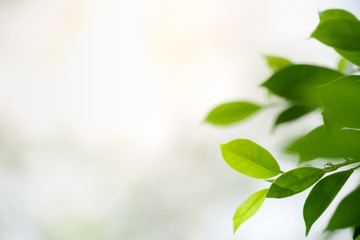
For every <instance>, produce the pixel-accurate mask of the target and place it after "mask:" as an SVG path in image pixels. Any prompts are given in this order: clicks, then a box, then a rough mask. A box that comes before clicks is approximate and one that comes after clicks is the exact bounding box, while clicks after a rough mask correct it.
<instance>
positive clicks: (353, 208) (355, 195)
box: [326, 187, 360, 230]
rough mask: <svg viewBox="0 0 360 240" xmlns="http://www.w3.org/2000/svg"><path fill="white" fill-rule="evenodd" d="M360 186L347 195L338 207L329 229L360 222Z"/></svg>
mask: <svg viewBox="0 0 360 240" xmlns="http://www.w3.org/2000/svg"><path fill="white" fill-rule="evenodd" d="M359 203H360V187H358V188H357V189H355V190H354V191H353V192H352V193H350V194H349V195H347V196H346V197H345V198H344V199H343V200H342V201H341V202H340V204H339V206H338V207H337V208H336V210H335V213H334V215H333V216H332V217H331V219H330V222H329V225H328V226H327V228H326V229H327V230H335V229H340V228H346V227H351V226H354V225H358V224H360V204H359Z"/></svg>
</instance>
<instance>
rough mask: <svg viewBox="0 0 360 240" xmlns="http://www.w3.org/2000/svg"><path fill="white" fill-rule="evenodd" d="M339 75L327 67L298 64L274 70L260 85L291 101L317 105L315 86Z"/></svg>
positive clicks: (317, 97) (339, 75) (339, 74)
mask: <svg viewBox="0 0 360 240" xmlns="http://www.w3.org/2000/svg"><path fill="white" fill-rule="evenodd" d="M341 76H343V74H341V73H339V72H337V71H335V70H332V69H329V68H325V67H319V66H313V65H305V64H298V65H292V66H289V67H287V68H284V69H282V70H280V71H278V72H276V73H275V74H274V75H272V76H271V77H270V78H269V79H268V80H267V81H265V82H264V83H263V84H262V86H264V87H266V88H267V89H269V90H270V91H271V92H273V93H275V94H277V95H278V96H280V97H284V98H286V99H288V100H290V101H292V102H295V103H301V105H318V104H319V96H318V92H317V89H316V87H317V86H319V85H323V84H325V83H329V82H330V81H332V80H334V79H336V78H339V77H341Z"/></svg>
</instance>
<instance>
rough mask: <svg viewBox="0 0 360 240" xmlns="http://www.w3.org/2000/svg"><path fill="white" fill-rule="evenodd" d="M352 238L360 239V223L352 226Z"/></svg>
mask: <svg viewBox="0 0 360 240" xmlns="http://www.w3.org/2000/svg"><path fill="white" fill-rule="evenodd" d="M353 239H355V240H358V239H360V224H359V225H357V226H354V234H353Z"/></svg>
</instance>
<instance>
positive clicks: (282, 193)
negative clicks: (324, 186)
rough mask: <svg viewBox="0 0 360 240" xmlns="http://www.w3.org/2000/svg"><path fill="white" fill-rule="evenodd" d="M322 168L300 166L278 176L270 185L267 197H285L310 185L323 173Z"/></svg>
mask: <svg viewBox="0 0 360 240" xmlns="http://www.w3.org/2000/svg"><path fill="white" fill-rule="evenodd" d="M324 174H325V172H324V170H322V169H320V168H313V167H300V168H295V169H293V170H290V171H288V172H286V173H284V174H283V175H281V176H280V177H278V178H277V179H276V180H275V181H274V182H273V183H272V184H271V186H270V189H269V192H268V194H267V196H266V197H267V198H285V197H290V196H292V195H295V194H297V193H300V192H302V191H304V190H305V189H307V188H309V187H311V186H312V185H313V184H314V183H316V182H317V181H318V180H319V179H320V178H321V177H322V176H323V175H324Z"/></svg>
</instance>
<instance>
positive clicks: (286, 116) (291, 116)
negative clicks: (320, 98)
mask: <svg viewBox="0 0 360 240" xmlns="http://www.w3.org/2000/svg"><path fill="white" fill-rule="evenodd" d="M314 109H315V107H311V106H305V105H292V106H290V107H289V108H287V109H285V110H284V111H283V112H281V113H280V114H279V115H278V117H277V118H276V120H275V126H277V125H279V124H282V123H286V122H291V121H294V120H296V119H298V118H300V117H302V116H304V115H306V114H308V113H309V112H311V111H313V110H314Z"/></svg>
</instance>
